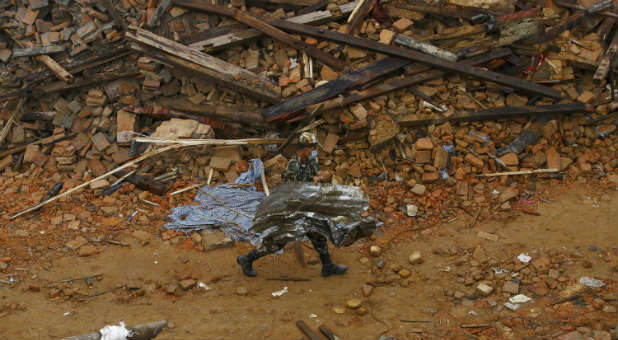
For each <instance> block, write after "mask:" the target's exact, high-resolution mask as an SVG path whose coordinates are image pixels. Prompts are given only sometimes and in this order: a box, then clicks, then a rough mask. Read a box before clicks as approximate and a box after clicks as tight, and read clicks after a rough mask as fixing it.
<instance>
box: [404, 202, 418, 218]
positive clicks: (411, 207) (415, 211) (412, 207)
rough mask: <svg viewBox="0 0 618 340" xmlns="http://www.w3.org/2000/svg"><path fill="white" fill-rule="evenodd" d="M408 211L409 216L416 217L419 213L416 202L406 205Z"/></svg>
mask: <svg viewBox="0 0 618 340" xmlns="http://www.w3.org/2000/svg"><path fill="white" fill-rule="evenodd" d="M406 213H407V214H408V216H410V217H414V216H416V215H417V214H418V207H417V206H415V205H414V204H408V205H407V206H406Z"/></svg>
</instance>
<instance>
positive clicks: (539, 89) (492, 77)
mask: <svg viewBox="0 0 618 340" xmlns="http://www.w3.org/2000/svg"><path fill="white" fill-rule="evenodd" d="M174 3H175V4H177V5H179V6H183V7H187V8H192V9H197V10H202V11H207V12H211V11H214V12H216V13H223V12H225V8H223V9H222V8H221V6H214V5H209V4H204V3H202V2H198V1H195V0H174ZM264 20H265V22H267V23H269V24H271V25H273V26H275V27H278V28H280V29H283V30H287V31H291V32H296V33H300V34H305V35H309V36H312V37H314V38H320V39H325V40H330V41H335V42H339V43H344V44H347V45H351V46H354V47H359V48H364V49H368V50H372V51H376V52H379V53H385V54H389V55H392V56H397V57H402V58H408V59H410V60H414V61H416V62H419V63H422V64H425V65H428V66H431V67H435V68H437V69H441V70H445V71H449V72H457V73H462V74H465V75H469V76H472V77H475V78H479V79H483V80H487V81H492V82H495V83H499V84H503V85H506V86H509V87H512V88H515V89H518V90H522V91H525V92H527V93H533V94H537V95H542V96H546V97H550V98H554V99H560V98H561V96H562V94H561V92H560V91H558V90H556V89H553V88H550V87H546V86H542V85H538V84H535V83H532V82H529V81H525V80H521V79H518V78H515V77H511V76H505V75H503V74H500V73H496V72H492V71H488V70H482V69H479V68H476V67H473V66H469V65H466V64H463V63H460V62H452V61H448V60H444V59H437V58H435V57H434V56H431V55H428V54H425V53H421V52H417V51H414V50H410V49H405V48H401V47H396V46H389V45H385V44H382V43H379V42H377V41H373V40H369V39H363V38H359V37H355V36H351V35H347V34H342V33H339V32H333V31H328V30H324V29H321V28H317V27H313V26H309V25H303V24H298V23H293V22H290V21H285V20H279V19H264Z"/></svg>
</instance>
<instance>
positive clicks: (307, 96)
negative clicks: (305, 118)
mask: <svg viewBox="0 0 618 340" xmlns="http://www.w3.org/2000/svg"><path fill="white" fill-rule="evenodd" d="M410 63H411V62H410V61H409V60H407V59H401V58H393V57H389V58H384V59H381V60H378V61H376V62H374V63H372V64H370V65H368V66H365V67H363V68H361V69H359V70H354V71H350V72H348V73H346V74H345V75H343V76H341V77H339V78H337V79H335V80H333V81H330V82H328V83H326V84H324V85H322V86H318V87H316V88H314V89H313V90H310V91H307V92H305V93H302V94H300V95H298V96H295V97H292V98H290V99H288V100H286V101H284V102H281V103H279V104H275V105H273V106H270V107H267V108H265V109H264V110H263V111H262V114H263V115H264V117H265V118H266V120H268V121H274V120H277V119H284V118H286V117H287V116H288V115H290V114H293V113H296V112H299V111H301V110H304V109H305V108H306V107H308V106H309V105H313V104H316V103H320V102H322V101H324V100H327V99H329V98H333V97H335V96H337V95H338V94H340V93H342V92H343V91H345V90H346V89H348V88H351V87H353V86H359V85H361V83H367V82H370V81H372V80H374V79H376V78H378V77H381V76H383V75H385V74H388V73H391V72H393V71H396V70H398V69H399V68H401V67H403V66H405V65H407V64H410Z"/></svg>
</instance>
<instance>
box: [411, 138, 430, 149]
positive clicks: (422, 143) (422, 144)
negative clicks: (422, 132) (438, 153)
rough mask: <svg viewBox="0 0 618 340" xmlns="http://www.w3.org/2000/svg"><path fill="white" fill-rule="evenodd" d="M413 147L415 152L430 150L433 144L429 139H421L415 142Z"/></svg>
mask: <svg viewBox="0 0 618 340" xmlns="http://www.w3.org/2000/svg"><path fill="white" fill-rule="evenodd" d="M415 146H416V150H432V149H433V142H432V141H431V138H429V137H423V138H419V139H418V140H417V141H416V143H415Z"/></svg>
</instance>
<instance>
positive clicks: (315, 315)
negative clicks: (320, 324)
mask: <svg viewBox="0 0 618 340" xmlns="http://www.w3.org/2000/svg"><path fill="white" fill-rule="evenodd" d="M309 317H310V318H314V319H315V318H317V317H318V316H317V314H313V313H312V314H309Z"/></svg>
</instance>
